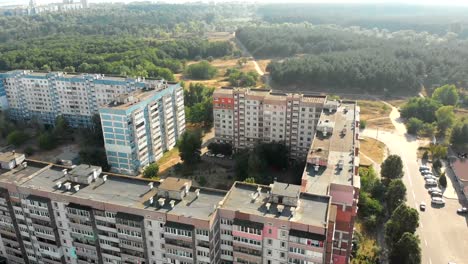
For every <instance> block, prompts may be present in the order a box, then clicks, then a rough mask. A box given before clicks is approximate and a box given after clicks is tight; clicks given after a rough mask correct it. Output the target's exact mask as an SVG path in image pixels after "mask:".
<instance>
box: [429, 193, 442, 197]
mask: <svg viewBox="0 0 468 264" xmlns="http://www.w3.org/2000/svg"><path fill="white" fill-rule="evenodd" d="M431 196H432V197H442V196H443V194H442V192H432V193H431Z"/></svg>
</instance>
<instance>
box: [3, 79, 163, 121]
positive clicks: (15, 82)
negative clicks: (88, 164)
mask: <svg viewBox="0 0 468 264" xmlns="http://www.w3.org/2000/svg"><path fill="white" fill-rule="evenodd" d="M162 83H164V81H163V80H145V79H144V78H124V77H111V76H104V75H101V74H66V73H63V72H50V73H43V72H32V71H19V70H18V71H10V72H5V73H1V74H0V102H1V103H2V104H1V108H2V109H3V110H6V109H8V110H9V114H10V116H11V118H13V119H16V120H21V121H31V120H36V121H38V122H41V123H44V124H50V125H53V124H54V123H55V118H56V117H57V116H58V115H63V116H64V117H65V118H66V119H67V120H68V121H69V124H70V125H71V126H73V127H83V126H90V125H91V124H92V121H91V120H92V116H93V115H95V114H98V110H99V107H100V106H101V105H103V104H108V103H109V102H111V101H113V100H114V99H116V98H117V97H118V96H119V95H122V94H126V93H130V92H133V91H136V90H140V89H145V88H154V87H156V86H159V85H161V84H162Z"/></svg>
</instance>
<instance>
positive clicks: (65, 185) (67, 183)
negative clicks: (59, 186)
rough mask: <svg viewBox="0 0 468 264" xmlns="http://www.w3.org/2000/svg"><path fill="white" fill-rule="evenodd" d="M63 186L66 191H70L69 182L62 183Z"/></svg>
mask: <svg viewBox="0 0 468 264" xmlns="http://www.w3.org/2000/svg"><path fill="white" fill-rule="evenodd" d="M63 186H64V187H65V189H66V190H70V189H71V183H70V182H66V183H64V184H63Z"/></svg>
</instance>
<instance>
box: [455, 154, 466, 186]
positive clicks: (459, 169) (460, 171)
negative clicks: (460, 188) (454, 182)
mask: <svg viewBox="0 0 468 264" xmlns="http://www.w3.org/2000/svg"><path fill="white" fill-rule="evenodd" d="M452 168H453V171H454V172H455V174H456V175H457V177H458V178H459V179H460V180H462V181H468V159H457V160H456V161H455V162H453V163H452Z"/></svg>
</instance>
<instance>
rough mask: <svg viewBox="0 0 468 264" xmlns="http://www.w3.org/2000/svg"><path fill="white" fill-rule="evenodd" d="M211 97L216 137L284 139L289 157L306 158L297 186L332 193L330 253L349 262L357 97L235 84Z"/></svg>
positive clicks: (247, 141) (240, 142)
mask: <svg viewBox="0 0 468 264" xmlns="http://www.w3.org/2000/svg"><path fill="white" fill-rule="evenodd" d="M213 101H214V102H213V104H214V105H213V108H214V110H213V113H214V119H215V137H216V139H217V141H220V142H228V143H231V144H232V145H233V147H234V148H252V147H253V145H254V144H255V143H257V142H283V143H285V144H286V146H288V147H289V148H290V154H291V158H293V159H304V160H305V161H306V167H305V169H304V173H303V176H302V179H301V192H303V193H307V194H311V195H319V196H328V197H330V198H331V200H330V202H331V205H332V206H336V208H337V209H338V210H337V211H336V212H335V215H336V218H335V219H334V224H335V228H334V231H333V232H334V233H333V236H334V237H333V239H332V240H333V245H331V247H330V252H331V259H332V260H333V263H335V264H336V263H338V264H341V263H343V264H344V263H348V261H349V257H350V252H351V240H352V235H353V229H354V221H355V217H356V213H357V200H358V197H359V188H360V180H359V173H358V168H359V140H358V137H359V129H358V127H359V107H358V106H357V105H356V103H355V102H347V101H344V102H343V101H336V100H327V98H326V97H325V96H306V95H302V94H289V93H272V92H270V91H268V90H264V89H238V88H235V89H233V88H222V89H218V90H217V91H215V93H214V95H213ZM312 262H313V261H312ZM291 263H303V262H296V260H293V262H291ZM313 263H315V262H313Z"/></svg>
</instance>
